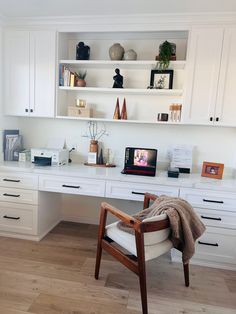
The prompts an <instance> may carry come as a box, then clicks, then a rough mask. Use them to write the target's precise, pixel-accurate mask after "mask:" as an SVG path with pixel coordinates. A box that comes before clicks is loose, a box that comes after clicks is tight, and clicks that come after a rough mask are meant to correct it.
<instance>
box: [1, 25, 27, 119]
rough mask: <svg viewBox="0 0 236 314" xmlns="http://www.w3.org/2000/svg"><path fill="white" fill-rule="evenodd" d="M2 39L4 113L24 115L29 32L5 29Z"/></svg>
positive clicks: (25, 113)
mask: <svg viewBox="0 0 236 314" xmlns="http://www.w3.org/2000/svg"><path fill="white" fill-rule="evenodd" d="M4 39H5V40H4V70H5V71H4V80H3V82H4V91H5V93H4V106H5V114H7V115H15V116H25V115H28V114H29V113H28V112H29V101H30V100H29V80H30V71H29V64H30V55H29V53H30V52H29V32H28V31H6V33H5V38H4Z"/></svg>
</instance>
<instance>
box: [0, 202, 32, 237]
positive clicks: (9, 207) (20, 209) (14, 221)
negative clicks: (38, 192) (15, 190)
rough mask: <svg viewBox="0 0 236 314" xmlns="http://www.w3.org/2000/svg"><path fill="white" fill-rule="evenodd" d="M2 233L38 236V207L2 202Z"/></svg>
mask: <svg viewBox="0 0 236 314" xmlns="http://www.w3.org/2000/svg"><path fill="white" fill-rule="evenodd" d="M0 231H8V232H16V233H24V234H31V235H35V234H37V206H33V205H26V204H14V203H7V202H0Z"/></svg>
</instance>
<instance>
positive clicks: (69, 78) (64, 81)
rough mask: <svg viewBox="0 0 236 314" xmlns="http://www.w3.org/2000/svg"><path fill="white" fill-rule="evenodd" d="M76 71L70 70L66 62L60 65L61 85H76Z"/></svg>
mask: <svg viewBox="0 0 236 314" xmlns="http://www.w3.org/2000/svg"><path fill="white" fill-rule="evenodd" d="M75 79H76V73H74V72H72V71H70V70H69V69H68V68H67V67H66V66H65V65H64V64H60V66H59V86H70V87H74V86H75Z"/></svg>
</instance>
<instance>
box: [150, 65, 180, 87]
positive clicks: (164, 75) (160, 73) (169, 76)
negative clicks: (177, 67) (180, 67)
mask: <svg viewBox="0 0 236 314" xmlns="http://www.w3.org/2000/svg"><path fill="white" fill-rule="evenodd" d="M173 76H174V70H151V78H150V87H151V88H156V89H172V87H173Z"/></svg>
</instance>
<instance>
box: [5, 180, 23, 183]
mask: <svg viewBox="0 0 236 314" xmlns="http://www.w3.org/2000/svg"><path fill="white" fill-rule="evenodd" d="M3 181H7V182H16V183H19V182H20V180H12V179H3Z"/></svg>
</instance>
